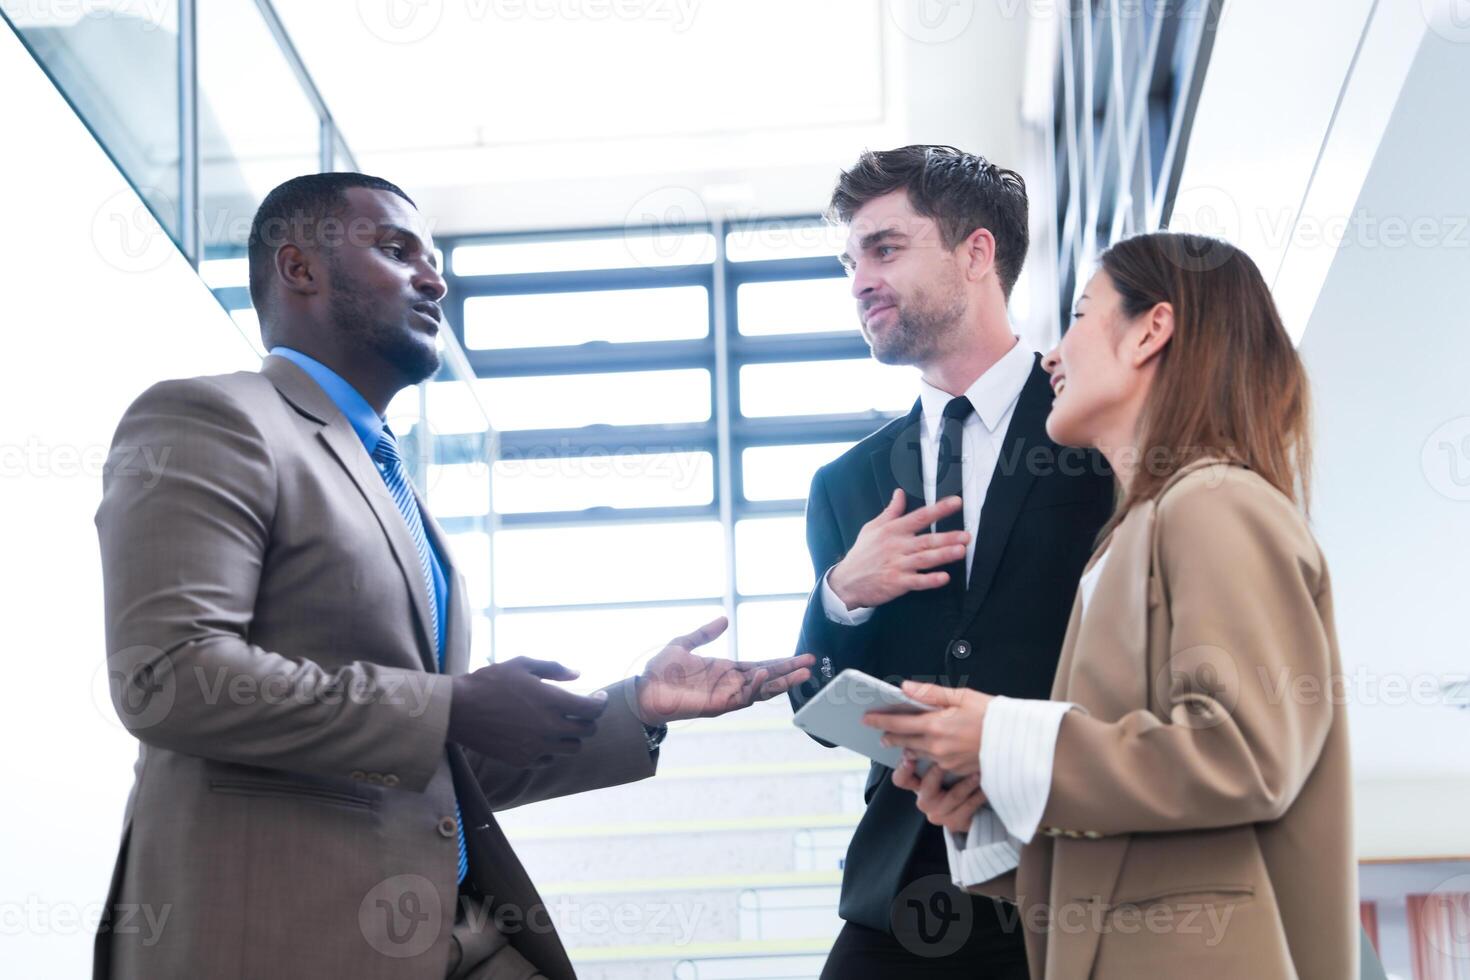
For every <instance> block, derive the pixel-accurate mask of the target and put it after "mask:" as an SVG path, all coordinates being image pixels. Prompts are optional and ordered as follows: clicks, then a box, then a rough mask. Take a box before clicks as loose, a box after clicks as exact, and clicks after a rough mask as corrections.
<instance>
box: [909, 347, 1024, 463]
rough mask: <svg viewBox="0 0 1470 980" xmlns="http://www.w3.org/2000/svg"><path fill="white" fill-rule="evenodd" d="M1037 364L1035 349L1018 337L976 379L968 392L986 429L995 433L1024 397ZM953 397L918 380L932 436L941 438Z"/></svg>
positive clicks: (925, 422) (927, 426)
mask: <svg viewBox="0 0 1470 980" xmlns="http://www.w3.org/2000/svg"><path fill="white" fill-rule="evenodd" d="M1035 364H1036V352H1035V351H1033V350H1031V349H1030V348H1029V347H1027V346H1026V345H1025V344H1023V343H1021V340H1020V338H1019V337H1018V338H1016V342H1015V344H1013V345H1012V346H1011V349H1010V350H1008V351H1006V352H1005V354H1003V355H1001V358H1000V360H998V361H996V362H995V363H994V364H992V365H991V366H990V369H989V370H988V371H986V372H985V373H984V374H982V375H980V377H978V378H976V379H975V381H974V383H973V384H971V385H970V387H969V389H968V390H966V391H965V395H966V396H967V397H968V398H969V399H970V404H971V405H973V406H975V414H976V415H978V416H979V417H980V421H981V422H983V423H984V424H985V428H987V429H989V430H990V431H991V432H994V431H995V427H996V426H998V425H1000V420H1001V419H1003V418H1005V414H1006V412H1007V411H1008V410H1009V409H1010V407H1011V405H1013V404H1014V403H1015V401H1016V399H1017V398H1019V397H1021V389H1022V388H1024V387H1026V379H1027V378H1029V377H1031V369H1032V367H1034V366H1035ZM953 398H954V396H953V395H951V394H950V393H949V392H947V391H941V390H940V389H938V388H936V387H934V386H933V385H931V384H930V383H929V382H927V381H924V380H923V379H920V380H919V400H920V401H921V402H923V406H924V428H925V430H926V431H927V432H928V433H929V438H930V439H938V438H939V423H940V421H941V420H942V419H943V417H944V407H945V406H946V405H948V404H949V403H950V401H951V400H952V399H953Z"/></svg>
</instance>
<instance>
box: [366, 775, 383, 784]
mask: <svg viewBox="0 0 1470 980" xmlns="http://www.w3.org/2000/svg"><path fill="white" fill-rule="evenodd" d="M367 781H368V782H370V783H381V782H382V781H383V774H382V773H380V772H370V773H368V777H367Z"/></svg>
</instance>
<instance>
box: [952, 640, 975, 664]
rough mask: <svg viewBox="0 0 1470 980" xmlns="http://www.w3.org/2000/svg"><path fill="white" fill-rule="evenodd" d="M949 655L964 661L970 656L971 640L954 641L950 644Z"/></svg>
mask: <svg viewBox="0 0 1470 980" xmlns="http://www.w3.org/2000/svg"><path fill="white" fill-rule="evenodd" d="M949 655H950V656H951V657H954V658H955V659H956V660H964V659H965V658H966V657H968V656H969V655H970V641H969V640H953V641H951V642H950V644H949Z"/></svg>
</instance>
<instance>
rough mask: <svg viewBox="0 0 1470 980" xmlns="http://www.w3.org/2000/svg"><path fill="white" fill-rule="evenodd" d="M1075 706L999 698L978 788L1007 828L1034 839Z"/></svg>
mask: <svg viewBox="0 0 1470 980" xmlns="http://www.w3.org/2000/svg"><path fill="white" fill-rule="evenodd" d="M1074 707H1076V706H1075V705H1073V704H1071V703H1069V702H1067V701H1036V700H1030V699H1020V698H1007V697H997V698H996V699H995V700H993V701H991V702H990V705H989V706H988V707H987V708H986V709H985V721H984V722H982V723H981V735H980V790H981V792H983V793H984V794H985V799H986V802H987V803H988V804H989V805H990V807H991V808H992V809H993V810H994V811H995V815H996V816H997V817H999V818H1000V820H1001V822H1002V823H1004V824H1005V827H1006V830H1008V831H1010V833H1011V835H1012V836H1014V837H1015V838H1016V839H1018V840H1020V841H1021V842H1022V843H1023V844H1029V843H1031V838H1032V837H1034V836H1035V835H1036V828H1037V826H1038V825H1039V824H1040V823H1041V815H1042V814H1043V813H1044V812H1045V811H1046V801H1047V798H1048V797H1049V796H1050V795H1051V772H1052V763H1053V762H1054V761H1055V759H1056V750H1057V733H1058V732H1059V731H1060V729H1061V727H1062V717H1063V716H1064V715H1066V713H1067V712H1068V711H1071V710H1072V708H1074Z"/></svg>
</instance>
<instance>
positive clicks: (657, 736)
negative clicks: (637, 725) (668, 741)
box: [643, 725, 669, 755]
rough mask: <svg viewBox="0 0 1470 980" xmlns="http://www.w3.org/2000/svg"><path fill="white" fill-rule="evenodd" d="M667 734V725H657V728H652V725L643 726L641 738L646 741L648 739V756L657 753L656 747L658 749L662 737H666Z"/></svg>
mask: <svg viewBox="0 0 1470 980" xmlns="http://www.w3.org/2000/svg"><path fill="white" fill-rule="evenodd" d="M668 733H669V726H668V725H659V726H658V727H657V728H654V727H653V726H652V725H644V726H643V737H644V738H646V739H648V754H649V755H652V754H653V753H655V752H657V751H658V747H659V745H660V743H662V742H663V740H664V736H665V735H667V734H668Z"/></svg>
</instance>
